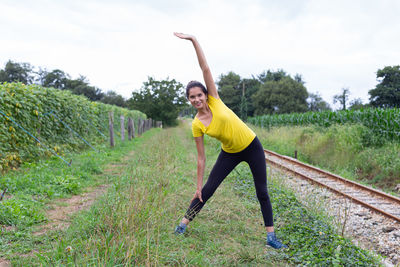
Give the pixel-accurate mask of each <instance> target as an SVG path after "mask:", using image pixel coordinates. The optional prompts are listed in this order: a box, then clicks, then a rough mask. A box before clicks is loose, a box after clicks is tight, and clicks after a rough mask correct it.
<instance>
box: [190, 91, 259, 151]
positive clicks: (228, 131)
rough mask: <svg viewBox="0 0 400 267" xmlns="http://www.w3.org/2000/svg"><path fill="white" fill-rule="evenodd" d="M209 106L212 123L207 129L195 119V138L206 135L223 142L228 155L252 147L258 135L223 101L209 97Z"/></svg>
mask: <svg viewBox="0 0 400 267" xmlns="http://www.w3.org/2000/svg"><path fill="white" fill-rule="evenodd" d="M208 106H209V107H210V110H211V112H212V115H213V118H212V120H211V123H210V125H208V127H205V126H204V124H203V123H202V122H201V121H200V120H199V119H198V118H197V117H195V118H194V120H193V121H192V132H193V136H194V137H200V136H202V135H204V134H207V135H209V136H211V137H214V138H216V139H218V140H219V141H221V143H222V149H223V150H224V151H225V152H228V153H237V152H240V151H242V150H243V149H245V148H246V147H247V146H248V145H250V143H251V142H252V141H253V140H254V138H255V137H256V134H255V133H254V132H253V131H252V130H251V129H250V128H249V127H248V126H247V125H246V124H245V123H244V122H243V121H242V120H241V119H240V118H239V117H238V116H236V114H235V113H234V112H233V111H232V110H230V109H229V108H228V107H227V106H225V104H224V103H223V102H222V100H221V99H216V98H215V97H213V96H211V95H208Z"/></svg>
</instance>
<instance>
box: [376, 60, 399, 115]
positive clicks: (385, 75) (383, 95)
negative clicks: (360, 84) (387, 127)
mask: <svg viewBox="0 0 400 267" xmlns="http://www.w3.org/2000/svg"><path fill="white" fill-rule="evenodd" d="M376 78H377V80H378V82H379V84H378V85H377V86H376V87H375V89H372V90H369V92H368V93H369V95H370V98H369V100H370V103H371V105H372V106H374V107H383V108H394V107H397V108H399V107H400V66H393V67H391V66H387V67H385V68H383V69H380V70H378V72H377V74H376ZM379 78H382V79H381V80H379Z"/></svg>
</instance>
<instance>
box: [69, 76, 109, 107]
mask: <svg viewBox="0 0 400 267" xmlns="http://www.w3.org/2000/svg"><path fill="white" fill-rule="evenodd" d="M65 89H68V90H71V91H72V93H74V94H76V95H84V96H86V97H87V98H89V99H90V100H92V101H99V100H100V99H101V98H102V97H103V95H104V94H103V93H102V92H101V90H100V89H99V88H96V87H94V86H90V85H89V82H88V81H87V80H86V77H85V76H82V75H81V76H80V77H79V78H78V79H75V80H70V79H66V83H65Z"/></svg>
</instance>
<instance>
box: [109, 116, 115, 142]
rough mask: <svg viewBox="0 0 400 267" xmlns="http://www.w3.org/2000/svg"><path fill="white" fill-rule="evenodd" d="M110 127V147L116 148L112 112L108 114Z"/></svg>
mask: <svg viewBox="0 0 400 267" xmlns="http://www.w3.org/2000/svg"><path fill="white" fill-rule="evenodd" d="M108 126H109V128H110V146H111V147H114V145H115V143H114V114H113V112H112V111H110V112H109V113H108Z"/></svg>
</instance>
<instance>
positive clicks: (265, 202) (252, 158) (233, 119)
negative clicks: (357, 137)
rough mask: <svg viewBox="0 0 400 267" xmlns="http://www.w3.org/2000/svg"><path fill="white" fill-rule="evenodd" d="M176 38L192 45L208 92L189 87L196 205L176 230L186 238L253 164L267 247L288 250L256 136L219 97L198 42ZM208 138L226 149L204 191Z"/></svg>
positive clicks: (193, 84) (192, 84)
mask: <svg viewBox="0 0 400 267" xmlns="http://www.w3.org/2000/svg"><path fill="white" fill-rule="evenodd" d="M174 34H175V36H177V37H179V38H181V39H186V40H189V41H191V42H192V44H193V46H194V49H195V51H196V54H197V59H198V61H199V64H200V68H201V70H202V72H203V77H204V81H205V84H206V87H207V89H206V88H205V87H204V85H202V84H201V83H200V82H197V81H192V82H190V83H189V84H188V85H187V87H186V97H187V98H188V100H189V101H190V104H191V105H192V106H193V107H195V108H196V109H197V114H196V117H195V118H194V120H193V122H192V132H193V136H194V140H195V142H196V147H197V155H198V156H197V188H196V193H195V194H194V197H193V199H192V202H191V204H190V206H189V208H188V210H187V212H186V214H185V216H184V218H183V219H182V221H181V223H180V224H179V225H178V226H177V227H176V228H175V233H176V234H183V233H184V232H185V230H186V227H187V225H188V224H189V222H190V221H192V220H193V218H194V217H195V216H196V214H197V213H198V212H199V211H200V210H201V208H202V207H203V206H204V204H205V202H206V201H207V200H208V199H209V198H210V197H211V196H212V195H213V193H214V192H215V190H216V189H217V187H218V186H219V185H220V184H221V182H222V181H223V180H224V179H225V177H226V176H227V175H228V174H229V173H230V172H231V171H232V170H233V169H234V168H235V167H236V166H237V165H238V164H239V163H240V162H242V161H245V162H247V163H248V164H249V166H250V169H251V172H252V174H253V178H254V184H255V187H256V192H257V198H258V201H259V202H260V206H261V212H262V215H263V218H264V223H265V226H266V230H267V245H269V246H271V247H273V248H283V247H286V246H285V245H284V244H282V243H281V242H280V241H279V240H277V238H276V236H275V233H274V227H273V218H272V207H271V202H270V200H269V196H268V191H267V183H266V181H267V179H266V164H265V155H264V150H263V148H262V145H261V143H260V141H259V140H258V138H257V136H256V135H255V133H254V132H253V131H252V130H251V129H250V128H249V127H248V126H247V125H246V124H245V123H244V122H242V121H241V120H240V119H239V117H237V116H236V115H235V113H233V111H232V110H230V109H229V108H228V107H227V106H225V104H224V103H223V102H222V101H221V99H220V98H219V96H218V91H217V88H216V86H215V83H214V80H213V77H212V74H211V71H210V68H209V67H208V64H207V61H206V58H205V56H204V53H203V51H202V49H201V47H200V44H199V42H198V41H197V39H196V38H195V37H194V36H192V35H188V34H183V33H174ZM204 134H207V135H209V136H211V137H214V138H216V139H218V140H219V141H221V143H222V149H221V152H220V154H219V156H218V159H217V162H216V163H215V165H214V167H213V169H212V171H211V173H210V175H209V178H208V180H207V182H206V184H205V185H204V187H203V175H204V167H205V161H206V158H205V151H204V141H203V136H204Z"/></svg>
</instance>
